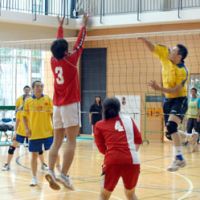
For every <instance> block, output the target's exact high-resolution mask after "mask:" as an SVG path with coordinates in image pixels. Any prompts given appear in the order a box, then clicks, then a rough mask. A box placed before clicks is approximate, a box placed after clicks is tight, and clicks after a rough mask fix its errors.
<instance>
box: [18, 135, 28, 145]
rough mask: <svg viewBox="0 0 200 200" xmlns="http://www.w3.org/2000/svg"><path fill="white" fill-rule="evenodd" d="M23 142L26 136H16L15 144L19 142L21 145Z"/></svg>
mask: <svg viewBox="0 0 200 200" xmlns="http://www.w3.org/2000/svg"><path fill="white" fill-rule="evenodd" d="M25 140H26V136H22V135H18V134H16V141H17V142H19V143H20V144H23V143H24V141H25Z"/></svg>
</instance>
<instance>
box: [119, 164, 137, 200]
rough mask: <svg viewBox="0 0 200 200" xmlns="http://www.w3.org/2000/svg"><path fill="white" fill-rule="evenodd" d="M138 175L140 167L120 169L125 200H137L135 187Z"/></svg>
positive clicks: (129, 166)
mask: <svg viewBox="0 0 200 200" xmlns="http://www.w3.org/2000/svg"><path fill="white" fill-rule="evenodd" d="M139 174H140V165H124V166H123V169H122V180H123V183H124V189H125V194H126V197H127V200H137V196H136V194H135V187H136V185H137V182H138V178H139Z"/></svg>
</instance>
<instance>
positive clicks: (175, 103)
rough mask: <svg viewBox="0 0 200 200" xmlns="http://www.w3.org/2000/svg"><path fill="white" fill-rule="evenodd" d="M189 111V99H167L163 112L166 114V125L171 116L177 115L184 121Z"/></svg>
mask: <svg viewBox="0 0 200 200" xmlns="http://www.w3.org/2000/svg"><path fill="white" fill-rule="evenodd" d="M187 109H188V99H187V97H178V98H172V99H167V98H165V100H164V104H163V111H164V114H165V115H164V120H165V124H167V122H168V119H169V115H170V114H174V115H176V116H177V117H179V118H180V119H181V121H182V120H183V118H184V116H185V113H186V112H187Z"/></svg>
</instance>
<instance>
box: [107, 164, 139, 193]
mask: <svg viewBox="0 0 200 200" xmlns="http://www.w3.org/2000/svg"><path fill="white" fill-rule="evenodd" d="M139 174H140V165H110V166H106V167H105V169H104V175H105V176H104V189H106V190H108V191H110V192H112V191H113V190H114V189H115V186H116V185H117V183H118V181H119V178H120V177H122V180H123V183H124V187H125V188H126V189H127V190H131V189H133V188H135V186H136V184H137V182H138V177H139Z"/></svg>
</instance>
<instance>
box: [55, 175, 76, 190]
mask: <svg viewBox="0 0 200 200" xmlns="http://www.w3.org/2000/svg"><path fill="white" fill-rule="evenodd" d="M57 180H58V181H59V182H60V183H62V184H63V186H64V187H66V188H68V189H70V190H74V186H73V183H72V180H71V178H70V177H69V176H65V175H64V174H61V175H60V176H59V177H58V178H57Z"/></svg>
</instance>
